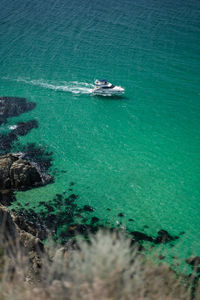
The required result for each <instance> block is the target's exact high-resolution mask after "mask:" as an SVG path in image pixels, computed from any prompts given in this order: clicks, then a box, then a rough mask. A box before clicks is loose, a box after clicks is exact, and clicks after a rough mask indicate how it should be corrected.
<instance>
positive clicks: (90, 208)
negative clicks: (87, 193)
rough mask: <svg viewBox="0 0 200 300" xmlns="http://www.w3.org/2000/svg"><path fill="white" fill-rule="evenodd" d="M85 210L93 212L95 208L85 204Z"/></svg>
mask: <svg viewBox="0 0 200 300" xmlns="http://www.w3.org/2000/svg"><path fill="white" fill-rule="evenodd" d="M83 210H84V211H88V212H93V211H94V208H93V207H91V206H89V205H84V207H83Z"/></svg>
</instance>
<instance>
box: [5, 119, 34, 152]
mask: <svg viewBox="0 0 200 300" xmlns="http://www.w3.org/2000/svg"><path fill="white" fill-rule="evenodd" d="M33 128H38V123H37V121H35V120H31V121H28V122H20V123H17V125H16V128H15V129H14V130H12V131H11V132H10V133H8V134H0V153H1V154H6V153H8V152H9V151H10V150H11V148H12V145H13V142H15V141H17V140H18V136H24V135H26V134H27V133H28V132H29V131H30V130H32V129H33Z"/></svg>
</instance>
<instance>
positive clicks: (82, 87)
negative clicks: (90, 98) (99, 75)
mask: <svg viewBox="0 0 200 300" xmlns="http://www.w3.org/2000/svg"><path fill="white" fill-rule="evenodd" d="M15 81H17V82H24V83H26V84H31V85H35V86H41V87H43V88H46V89H50V90H54V91H63V92H69V93H73V94H91V93H92V89H93V88H94V85H93V84H89V83H87V82H78V81H69V82H66V81H63V82H62V83H61V84H56V83H54V82H48V81H46V80H43V79H38V80H27V79H24V78H21V77H20V78H18V79H16V80H15Z"/></svg>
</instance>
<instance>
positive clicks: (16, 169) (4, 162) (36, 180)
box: [0, 154, 44, 190]
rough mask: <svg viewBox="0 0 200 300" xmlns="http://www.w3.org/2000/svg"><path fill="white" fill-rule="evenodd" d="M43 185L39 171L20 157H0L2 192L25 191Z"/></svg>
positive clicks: (8, 155) (0, 185)
mask: <svg viewBox="0 0 200 300" xmlns="http://www.w3.org/2000/svg"><path fill="white" fill-rule="evenodd" d="M43 184H44V182H43V179H42V177H41V175H40V173H39V171H38V170H37V168H36V166H34V165H32V164H31V163H30V162H28V161H26V160H24V159H22V158H20V156H19V155H14V154H7V155H3V156H0V190H4V189H12V190H25V189H29V188H32V187H35V186H40V185H43Z"/></svg>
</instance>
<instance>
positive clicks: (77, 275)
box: [0, 231, 200, 300]
mask: <svg viewBox="0 0 200 300" xmlns="http://www.w3.org/2000/svg"><path fill="white" fill-rule="evenodd" d="M90 241H91V242H90V243H87V242H86V241H83V240H81V241H79V242H78V247H77V249H75V250H74V249H73V247H71V246H70V245H67V246H66V247H64V248H60V249H56V247H54V246H53V247H50V251H49V252H51V254H50V256H51V259H49V256H47V255H46V254H43V256H42V268H41V271H40V275H38V276H36V277H35V278H34V280H33V277H31V276H30V258H29V257H27V256H26V255H25V254H23V253H22V252H20V250H19V249H18V251H16V255H15V257H12V259H11V260H12V261H14V262H15V269H13V270H12V271H10V268H11V267H10V259H7V258H5V257H4V256H3V255H2V257H1V259H3V257H4V260H5V261H4V263H3V265H4V271H3V273H2V276H1V280H0V300H4V299H8V300H13V299H16V300H21V299H27V300H29V299H30V300H35V299H38V300H40V299H41V300H48V299H56V300H62V299H63V300H64V299H72V300H80V299H83V300H86V299H87V300H93V299H95V300H105V299H106V300H118V299H120V300H129V299H133V300H172V299H180V300H185V299H187V300H189V299H191V296H190V295H191V292H190V289H187V288H186V286H184V282H183V279H182V278H181V277H180V278H178V277H177V276H176V274H174V273H173V272H172V271H170V270H169V268H167V267H166V266H164V265H159V266H153V265H152V264H151V262H149V261H148V260H146V259H145V257H144V256H143V255H142V254H139V253H138V251H137V248H135V249H133V248H131V247H130V240H129V239H127V238H126V237H125V236H124V235H123V234H119V233H118V234H117V233H110V232H102V231H100V232H98V233H97V234H96V235H95V236H91V239H90ZM11 269H12V268H11ZM197 289H198V288H197ZM199 290H200V289H199ZM193 299H195V300H198V299H200V297H199V294H196V296H195V298H193Z"/></svg>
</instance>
